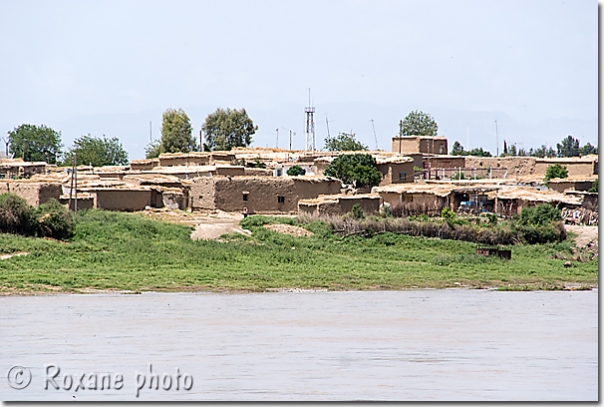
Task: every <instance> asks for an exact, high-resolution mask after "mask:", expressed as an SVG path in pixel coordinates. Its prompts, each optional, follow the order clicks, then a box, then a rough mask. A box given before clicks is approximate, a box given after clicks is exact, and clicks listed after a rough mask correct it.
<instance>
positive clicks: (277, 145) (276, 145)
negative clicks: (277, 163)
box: [275, 127, 279, 148]
mask: <svg viewBox="0 0 604 407" xmlns="http://www.w3.org/2000/svg"><path fill="white" fill-rule="evenodd" d="M275 131H276V132H277V143H276V144H275V147H276V148H279V127H277V128H276V129H275Z"/></svg>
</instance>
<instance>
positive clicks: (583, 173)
mask: <svg viewBox="0 0 604 407" xmlns="http://www.w3.org/2000/svg"><path fill="white" fill-rule="evenodd" d="M555 164H560V165H562V166H564V167H566V170H567V171H568V176H569V177H589V176H591V175H594V174H595V173H596V172H595V170H594V162H593V161H578V160H577V161H564V160H559V161H555V160H537V162H536V163H535V174H536V175H539V176H541V177H543V176H545V172H546V171H547V167H549V166H550V165H555Z"/></svg>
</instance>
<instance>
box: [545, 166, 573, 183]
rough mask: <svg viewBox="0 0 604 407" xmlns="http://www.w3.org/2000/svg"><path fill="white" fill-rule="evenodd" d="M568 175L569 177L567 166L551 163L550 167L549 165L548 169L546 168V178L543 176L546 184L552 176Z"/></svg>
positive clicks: (563, 176) (562, 176) (561, 176)
mask: <svg viewBox="0 0 604 407" xmlns="http://www.w3.org/2000/svg"><path fill="white" fill-rule="evenodd" d="M566 177H568V170H567V169H566V167H564V166H562V165H560V164H554V165H550V166H549V167H547V170H545V178H543V181H544V182H545V185H548V184H549V180H550V179H552V178H566Z"/></svg>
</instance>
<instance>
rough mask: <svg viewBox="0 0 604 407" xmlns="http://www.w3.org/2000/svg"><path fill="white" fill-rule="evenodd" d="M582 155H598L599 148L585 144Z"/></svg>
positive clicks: (581, 150)
mask: <svg viewBox="0 0 604 407" xmlns="http://www.w3.org/2000/svg"><path fill="white" fill-rule="evenodd" d="M580 152H581V155H589V154H596V155H597V154H598V147H594V146H592V145H591V143H587V144H585V145H584V146H583V147H581V149H580Z"/></svg>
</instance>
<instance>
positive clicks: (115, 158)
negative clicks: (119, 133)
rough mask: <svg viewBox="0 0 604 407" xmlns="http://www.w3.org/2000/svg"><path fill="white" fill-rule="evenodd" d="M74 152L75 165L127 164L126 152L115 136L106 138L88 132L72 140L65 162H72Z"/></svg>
mask: <svg viewBox="0 0 604 407" xmlns="http://www.w3.org/2000/svg"><path fill="white" fill-rule="evenodd" d="M75 153H77V154H76V165H92V166H93V167H102V166H104V165H128V162H129V161H128V153H127V152H126V150H124V147H122V143H120V140H119V139H118V138H117V137H113V138H110V139H108V138H107V137H105V135H103V137H102V138H100V137H93V136H91V135H90V134H88V135H86V136H82V137H80V138H78V139H76V140H75V141H74V142H73V147H71V148H70V149H69V151H68V152H67V154H65V164H67V165H69V164H71V163H72V162H73V155H74V154H75Z"/></svg>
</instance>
